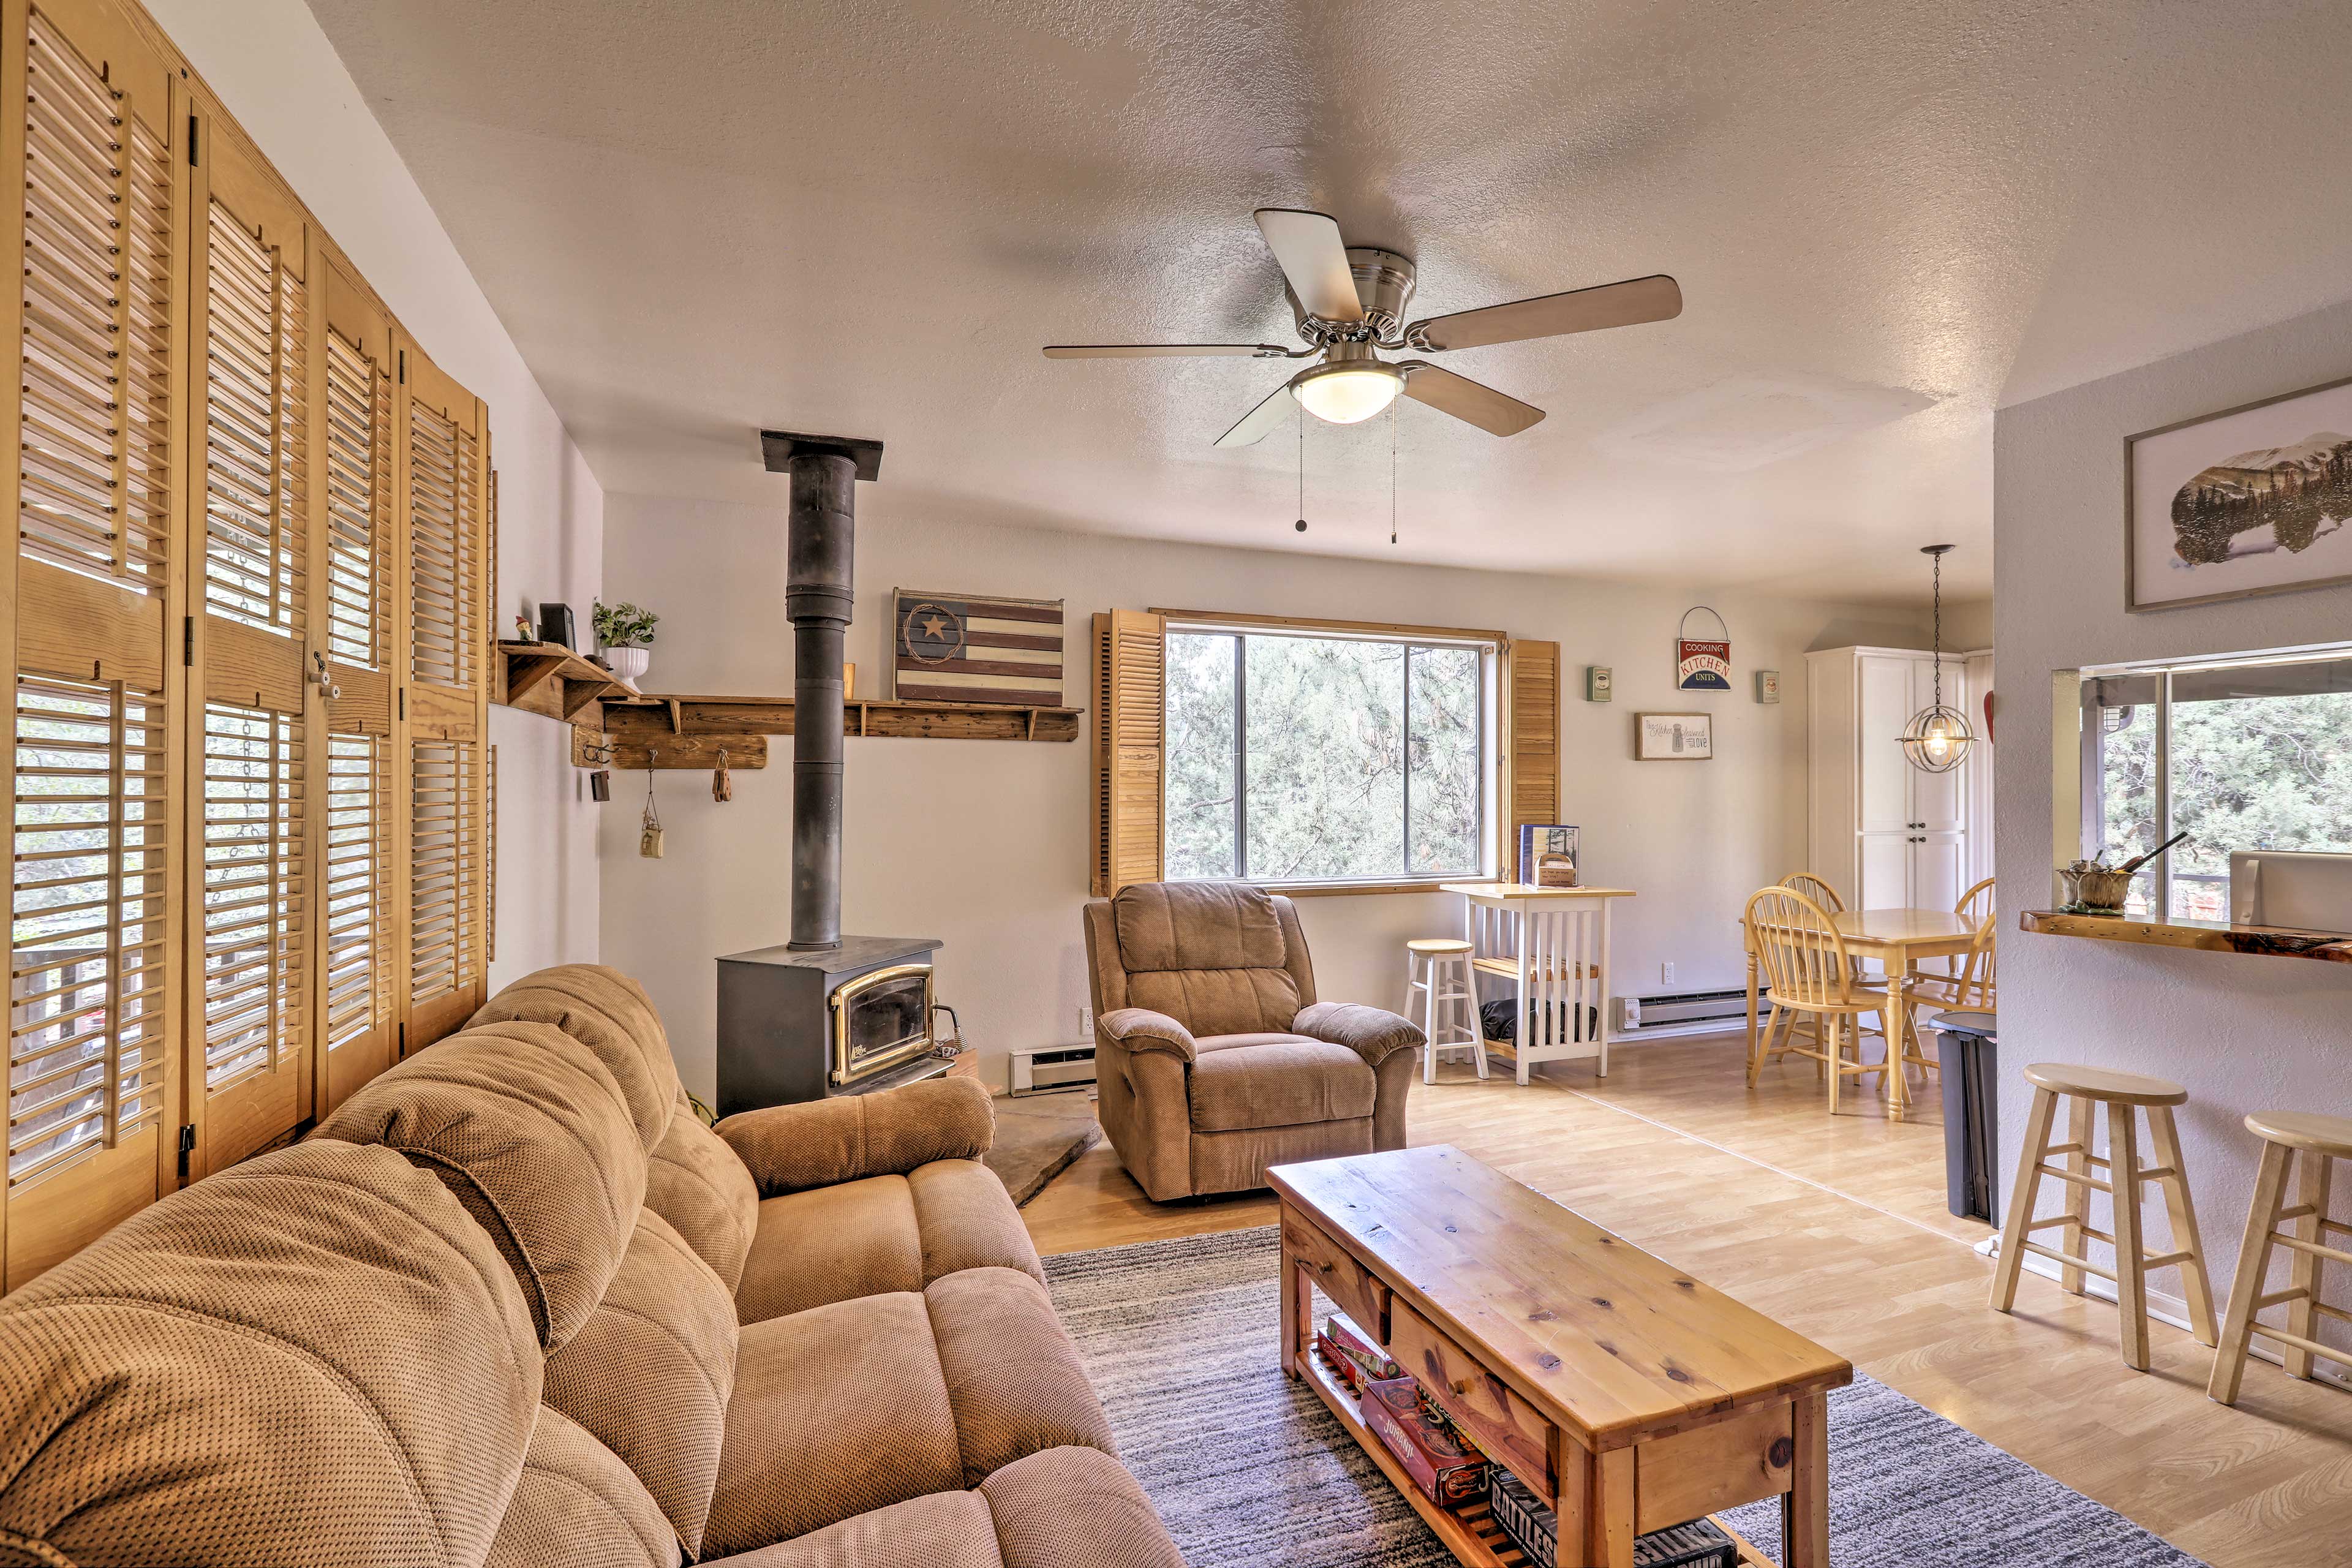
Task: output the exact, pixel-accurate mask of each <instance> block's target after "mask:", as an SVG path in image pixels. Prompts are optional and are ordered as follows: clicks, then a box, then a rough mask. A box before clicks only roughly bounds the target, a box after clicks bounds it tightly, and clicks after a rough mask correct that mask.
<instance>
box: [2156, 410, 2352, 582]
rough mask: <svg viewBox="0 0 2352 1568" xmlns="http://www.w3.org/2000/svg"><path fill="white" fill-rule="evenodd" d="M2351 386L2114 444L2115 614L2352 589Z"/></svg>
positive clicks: (2224, 413) (2209, 417)
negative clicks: (2119, 556) (2120, 455)
mask: <svg viewBox="0 0 2352 1568" xmlns="http://www.w3.org/2000/svg"><path fill="white" fill-rule="evenodd" d="M2347 521H2352V380H2345V381H2336V382H2330V383H2328V384H2326V385H2325V386H2314V387H2307V388H2305V390H2303V391H2301V392H2290V393H2287V394H2285V395H2283V396H2279V397H2271V398H2265V399H2263V401H2262V402H2260V403H2249V404H2247V405H2244V406H2243V407H2240V408H2231V409H2225V410H2223V411H2222V412H2221V413H2219V414H2208V415H2204V416H2200V417H2199V418H2195V419H2189V420H2184V421H2182V422H2181V423H2179V424H2178V425H2168V426H2164V427H2163V428H2162V429H2158V430H2143V431H2142V432H2140V433H2139V434H2138V435H2137V436H2133V437H2127V438H2126V440H2125V442H2124V608H2125V609H2126V610H2130V611H2135V612H2136V611H2140V610H2169V609H2178V608H2179V607H2180V606H2181V605H2210V604H2211V603H2213V602H2214V601H2215V600H2218V599H2242V598H2246V597H2248V596H2250V595H2255V594H2286V593H2293V592H2294V591H2295V590H2296V589H2299V588H2320V587H2326V586H2329V585H2331V584H2341V583H2352V527H2347V526H2346V524H2347Z"/></svg>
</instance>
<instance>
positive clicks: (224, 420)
mask: <svg viewBox="0 0 2352 1568" xmlns="http://www.w3.org/2000/svg"><path fill="white" fill-rule="evenodd" d="M206 107H207V106H205V105H202V104H200V105H199V113H198V115H197V118H196V123H195V126H194V134H195V135H196V136H197V143H196V145H197V146H198V148H199V149H200V152H199V155H198V157H197V162H196V166H195V171H194V175H193V188H192V191H191V197H190V217H191V223H192V226H193V229H194V233H193V235H192V237H191V247H192V254H193V256H194V268H193V276H194V280H195V282H196V284H197V285H198V288H197V289H196V290H195V291H194V297H193V298H192V299H191V300H190V306H191V311H190V316H191V332H192V342H201V343H202V345H203V353H201V354H197V355H194V356H192V357H193V361H194V365H195V374H194V378H193V381H192V387H193V390H194V396H193V398H192V400H191V401H192V413H193V415H194V417H195V418H196V419H197V420H198V421H199V422H200V423H199V426H198V430H199V433H200V435H201V442H200V448H199V450H198V451H197V453H196V455H195V458H196V460H195V461H194V464H193V465H192V471H191V473H190V478H189V493H190V497H191V500H192V503H193V504H195V505H198V506H201V508H202V509H203V519H204V524H203V527H204V534H203V537H204V549H203V552H202V555H201V558H197V559H192V560H191V563H190V565H191V570H192V571H193V572H194V574H195V576H194V582H193V583H192V584H191V587H192V592H193V596H194V598H195V599H196V601H197V603H198V605H199V606H200V613H198V614H197V615H196V616H194V618H193V621H192V624H191V626H190V627H189V653H190V656H191V657H192V658H193V659H194V669H195V671H196V674H195V676H194V679H195V681H196V682H197V689H198V690H199V691H200V692H201V693H202V697H203V700H202V702H201V703H198V702H194V701H192V702H191V703H190V705H189V707H190V711H189V714H188V728H189V742H188V743H189V753H190V755H191V757H192V758H193V759H194V763H195V766H194V770H193V773H192V777H191V781H190V782H191V786H192V787H191V792H190V801H189V806H190V811H191V813H192V828H193V831H192V833H191V834H190V839H189V856H190V861H189V867H188V875H189V878H190V884H189V885H190V887H191V889H193V890H194V899H193V900H192V901H191V904H190V907H189V913H190V915H191V917H192V918H191V919H190V921H189V926H188V935H187V940H188V965H189V968H188V975H189V991H190V999H189V1005H190V1032H189V1039H188V1049H187V1052H186V1058H187V1083H188V1121H190V1122H191V1123H192V1124H194V1128H195V1131H194V1143H193V1147H192V1148H191V1150H190V1152H189V1158H188V1174H189V1175H190V1176H191V1177H195V1176H200V1175H204V1174H205V1173H209V1172H212V1171H216V1170H220V1169H222V1168H224V1167H225V1166H227V1165H230V1164H233V1163H236V1161H238V1160H241V1159H243V1158H245V1157H246V1156H247V1154H250V1153H252V1152H254V1151H255V1150H257V1149H260V1148H263V1147H266V1146H267V1145H268V1144H269V1143H270V1142H274V1141H277V1140H278V1139H282V1138H284V1137H285V1136H287V1135H288V1134H289V1133H291V1132H292V1131H294V1129H295V1127H296V1125H297V1124H298V1123H299V1122H300V1121H302V1120H303V1119H305V1118H306V1117H308V1116H310V1115H311V1114H312V1112H313V1110H314V1109H315V1104H314V1099H313V1092H312V1091H313V1085H314V1075H315V1070H316V1065H317V1064H316V1056H315V1053H314V1051H313V1049H312V1042H313V1041H314V1040H315V1038H316V1027H317V1022H318V1020H317V1017H316V1015H315V1001H316V994H317V992H316V976H315V968H316V957H315V943H316V940H317V931H316V928H315V924H314V919H315V915H316V912H317V910H318V907H319V906H318V899H317V889H316V888H315V887H314V886H313V884H312V877H313V872H314V869H315V868H316V866H317V864H318V846H317V844H316V843H315V841H314V839H315V834H316V830H317V828H318V826H319V824H318V823H317V821H316V820H315V813H314V811H313V810H312V804H313V802H314V801H316V800H317V799H318V798H319V796H320V793H321V791H322V788H323V773H322V770H321V769H320V766H319V764H320V763H323V761H324V759H323V757H321V756H320V746H319V739H320V737H319V735H318V734H317V733H315V732H314V729H315V721H316V718H317V714H316V711H315V710H314V708H313V705H312V703H311V701H310V694H311V692H312V690H313V689H314V685H315V683H314V682H313V680H312V679H310V671H311V668H312V666H311V658H312V656H313V654H314V652H322V651H323V643H322V642H321V641H320V636H321V633H322V630H323V628H322V627H321V626H319V625H318V624H317V623H318V622H319V620H320V617H319V616H316V615H315V614H314V613H313V605H312V595H311V591H310V590H311V584H312V583H313V582H314V581H315V580H316V579H317V576H318V574H317V573H316V571H315V569H314V563H313V561H312V552H313V547H314V544H315V543H317V542H318V538H317V536H318V534H319V533H320V528H319V527H318V525H317V520H316V519H315V518H314V515H313V513H314V510H317V502H318V500H319V499H320V498H318V497H317V496H316V495H315V494H314V488H313V483H312V480H313V478H314V462H313V448H314V446H315V443H314V441H313V438H312V437H313V432H314V428H315V426H316V424H317V410H315V409H314V408H313V406H312V400H313V396H314V393H315V391H316V390H317V389H318V386H319V383H320V374H319V373H320V371H321V370H322V369H323V357H324V356H323V345H322V344H321V343H320V342H319V333H318V331H317V327H316V324H315V323H314V321H313V319H312V318H313V314H314V311H313V306H314V300H313V298H312V295H313V289H312V288H311V286H310V281H311V279H314V278H316V277H317V276H318V270H317V268H316V266H315V265H314V263H313V259H312V258H311V255H310V248H311V228H310V223H309V221H308V217H307V215H305V214H304V213H303V211H302V209H301V207H300V206H299V205H297V204H296V203H295V201H294V199H293V197H292V196H291V195H289V194H288V193H287V192H286V190H285V189H284V187H283V186H281V185H279V184H278V183H277V181H276V179H275V178H274V176H273V175H271V174H269V173H268V168H267V166H266V165H265V164H263V163H261V162H260V161H259V159H258V157H257V155H256V154H254V153H252V152H250V150H248V149H247V147H246V146H245V144H244V142H243V139H242V137H241V136H240V135H238V134H236V132H235V131H234V130H233V128H232V127H230V126H229V125H228V124H227V123H226V121H224V120H222V119H221V118H220V117H219V116H218V115H216V114H208V113H205V112H204V110H205V108H206Z"/></svg>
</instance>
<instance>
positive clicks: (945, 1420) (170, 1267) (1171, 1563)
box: [0, 966, 1181, 1568]
mask: <svg viewBox="0 0 2352 1568" xmlns="http://www.w3.org/2000/svg"><path fill="white" fill-rule="evenodd" d="M991 1135H992V1111H991V1110H990V1106H989V1101H988V1097H987V1095H986V1094H985V1093H984V1092H983V1091H982V1090H981V1089H979V1088H978V1087H977V1086H976V1085H973V1084H971V1083H968V1082H950V1081H944V1080H942V1081H934V1082H930V1083H925V1084H919V1085H916V1086H913V1087H911V1088H908V1089H899V1090H898V1091H896V1092H894V1093H889V1094H877V1095H872V1096H866V1097H861V1098H855V1099H844V1100H828V1101H824V1102H822V1103H817V1104H811V1105H803V1106H790V1107H779V1108H776V1109H773V1110H758V1111H752V1112H749V1113H747V1114H744V1115H741V1116H737V1117H733V1118H730V1120H729V1121H726V1122H724V1123H722V1124H721V1126H720V1128H719V1131H717V1132H715V1133H714V1132H713V1131H710V1130H709V1129H708V1128H706V1127H705V1126H704V1125H703V1124H702V1122H701V1121H699V1120H698V1118H697V1117H696V1116H695V1115H694V1114H693V1113H692V1111H691V1110H689V1109H688V1108H687V1105H686V1101H685V1098H684V1095H683V1093H682V1091H681V1090H680V1089H679V1086H678V1082H677V1069H676V1068H675V1066H674V1065H673V1064H672V1062H671V1059H670V1054H669V1047H668V1043H667V1040H666V1038H665V1037H664V1036H663V1033H662V1029H661V1025H660V1022H659V1020H658V1019H656V1016H654V1012H653V1009H652V1007H651V1006H650V1005H649V1004H648V1003H647V1002H646V996H645V994H644V992H643V991H641V990H640V989H639V988H638V987H637V986H636V985H635V983H634V982H631V981H629V980H628V979H626V978H625V977H624V976H622V975H620V974H618V973H615V972H614V971H611V970H607V969H599V968H593V967H587V966H573V967H566V968H562V969H552V970H547V971H543V972H541V973H538V974H535V975H532V976H530V977H529V978H528V979H526V980H523V981H520V982H518V983H517V984H514V985H511V986H509V987H508V988H507V989H506V990H505V991H503V992H501V993H500V994H499V995H498V996H497V997H496V998H494V999H493V1000H492V1001H491V1003H490V1004H489V1005H488V1006H487V1007H485V1008H484V1009H483V1010H482V1011H481V1013H480V1014H478V1016H476V1017H475V1019H474V1020H473V1022H472V1023H471V1024H470V1025H469V1026H467V1029H466V1030H465V1031H464V1032H462V1033H460V1034H458V1035H457V1036H455V1037H451V1038H450V1039H448V1040H446V1041H444V1042H443V1043H441V1044H439V1045H436V1046H435V1047H432V1048H431V1049H430V1050H427V1051H424V1052H422V1053H420V1054H418V1055H417V1056H415V1057H414V1058H410V1059H409V1060H407V1061H405V1062H404V1063H402V1064H401V1065H400V1066H398V1067H396V1068H394V1069H392V1070H391V1071H390V1072H387V1073H385V1074H384V1075H383V1077H382V1078H380V1079H376V1080H375V1081H374V1082H373V1083H372V1084H370V1085H369V1086H367V1087H366V1088H365V1089H362V1090H361V1091H360V1092H359V1093H358V1094H356V1095H354V1096H353V1097H352V1099H351V1100H347V1101H346V1102H345V1103H344V1104H343V1105H341V1107H339V1108H338V1109H337V1110H335V1112H334V1113H333V1114H332V1115H331V1116H330V1117H329V1118H328V1119H327V1120H326V1121H325V1122H324V1123H323V1124H322V1125H320V1127H319V1129H318V1130H317V1131H316V1132H315V1133H314V1134H313V1135H312V1136H311V1137H310V1139H308V1140H306V1141H305V1142H301V1143H299V1144H296V1145H294V1146H293V1147H291V1148H287V1149H281V1150H278V1151H276V1152H271V1153H268V1154H264V1155H262V1156H260V1157H258V1158H257V1159H254V1160H251V1161H248V1162H247V1163H244V1164H242V1165H239V1166H236V1167H235V1168H234V1169H231V1170H229V1171H226V1172H224V1173H221V1174H219V1175H216V1176H214V1177H211V1178H209V1179H208V1180H205V1181H203V1182H199V1183H197V1184H194V1186H192V1187H190V1188H188V1189H187V1190H185V1191H184V1192H181V1193H179V1194H174V1195H173V1196H172V1197H170V1198H168V1199H166V1200H164V1201H163V1202H162V1203H160V1204H157V1205H154V1206H153V1207H152V1208H150V1209H148V1210H147V1211H145V1212H144V1213H142V1214H141V1215H138V1216H137V1217H135V1218H133V1219H132V1220H131V1221H129V1222H128V1223H126V1224H124V1225H122V1226H120V1227H118V1228H117V1229H115V1230H113V1231H112V1232H110V1233H109V1234H108V1235H107V1236H105V1237H102V1238H100V1240H99V1241H98V1242H97V1243H95V1244H94V1245H92V1246H91V1247H88V1248H87V1249H85V1250H84V1251H83V1252H81V1253H79V1255H77V1256H76V1257H74V1258H70V1259H68V1261H66V1262H65V1263H63V1264H60V1265H59V1266H58V1267H57V1268H53V1269H51V1270H50V1271H49V1272H48V1273H47V1274H45V1275H43V1276H41V1277H40V1278H38V1279H36V1280H34V1281H33V1282H32V1283H31V1284H29V1285H27V1286H26V1287H25V1288H24V1289H21V1290H18V1291H16V1292H15V1293H14V1294H12V1295H10V1296H9V1297H8V1298H7V1299H6V1300H5V1301H0V1563H5V1564H14V1563H41V1564H47V1565H49V1568H61V1565H72V1568H98V1565H100V1564H115V1563H124V1564H128V1563H180V1564H209V1563H225V1564H226V1563H239V1564H253V1565H255V1568H264V1565H269V1568H275V1565H279V1564H292V1563H331V1564H353V1565H358V1564H368V1565H371V1568H382V1565H395V1568H396V1565H406V1564H415V1565H417V1568H447V1565H461V1568H470V1565H473V1564H494V1565H498V1568H524V1565H531V1564H547V1565H550V1568H553V1565H556V1564H562V1565H563V1568H583V1565H588V1564H594V1565H597V1568H605V1565H611V1568H636V1565H642V1564H662V1565H675V1564H677V1563H680V1562H681V1561H695V1560H698V1561H700V1562H703V1563H727V1564H729V1565H730V1568H884V1565H886V1564H887V1565H890V1568H898V1565H899V1564H908V1563H924V1564H938V1565H941V1568H1064V1565H1067V1568H1103V1565H1115V1568H1181V1558H1180V1557H1179V1556H1178V1554H1177V1552H1176V1549H1175V1547H1174V1545H1173V1543H1172V1542H1171V1541H1170V1539H1169V1537H1168V1534H1167V1531H1165V1530H1164V1529H1163V1528H1162V1527H1161V1525H1160V1521H1159V1518H1158V1516H1157V1515H1156V1514H1154V1512H1153V1511H1152V1509H1151V1505H1150V1502H1149V1501H1147V1500H1145V1498H1144V1495H1143V1493H1142V1490H1141V1489H1139V1487H1138V1486H1137V1485H1136V1483H1135V1481H1134V1479H1133V1478H1132V1477H1130V1476H1129V1474H1128V1473H1127V1472H1126V1470H1124V1469H1123V1468H1120V1466H1119V1463H1118V1458H1117V1453H1116V1450H1115V1448H1114V1447H1113V1445H1112V1442H1111V1436H1110V1430H1109V1427H1108V1424H1107V1423H1106V1422H1105V1420H1104V1417H1103V1412H1102V1406H1101V1405H1100V1403H1099V1402H1098V1401H1097V1398H1096V1397H1095V1394H1094V1392H1093V1390H1092V1389H1091V1388H1090V1387H1089V1386H1088V1385H1087V1380H1086V1376H1085V1374H1084V1373H1083V1372H1082V1371H1081V1370H1080V1367H1079V1364H1078V1361H1077V1357H1076V1352H1075V1351H1074V1350H1073V1348H1072V1346H1071V1344H1070V1342H1069V1339H1068V1337H1067V1336H1066V1335H1065V1334H1064V1333H1063V1331H1062V1329H1061V1327H1060V1325H1059V1323H1057V1322H1056V1321H1055V1317H1054V1311H1053V1308H1052V1306H1051V1304H1050V1302H1049V1301H1048V1300H1047V1298H1046V1294H1045V1286H1044V1283H1043V1276H1042V1272H1041V1270H1040V1268H1039V1266H1038V1261H1037V1255H1036V1252H1035V1251H1034V1248H1033V1247H1031V1246H1030V1244H1029V1241H1028V1237H1027V1236H1026V1233H1025V1232H1024V1229H1023V1227H1022V1225H1021V1220H1020V1216H1019V1215H1018V1214H1017V1213H1016V1212H1015V1211H1014V1209H1013V1205H1012V1203H1011V1201H1010V1200H1009V1199H1008V1198H1007V1196H1006V1194H1005V1192H1004V1189H1003V1185H1002V1184H1000V1183H998V1181H997V1180H996V1178H995V1177H994V1176H992V1174H990V1173H989V1172H988V1171H987V1170H986V1169H985V1168H984V1167H983V1166H982V1165H981V1164H979V1163H977V1161H976V1159H975V1156H977V1155H979V1154H980V1153H982V1152H984V1151H985V1150H986V1148H987V1146H988V1143H989V1141H990V1138H991Z"/></svg>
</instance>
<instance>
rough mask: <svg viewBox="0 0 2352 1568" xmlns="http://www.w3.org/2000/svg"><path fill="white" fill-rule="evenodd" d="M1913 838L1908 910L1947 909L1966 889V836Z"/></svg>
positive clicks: (1945, 835) (1928, 834)
mask: <svg viewBox="0 0 2352 1568" xmlns="http://www.w3.org/2000/svg"><path fill="white" fill-rule="evenodd" d="M1920 776H1921V777H1923V778H1925V777H1927V776H1929V775H1927V774H1925V773H1923V774H1921V775H1920ZM1913 837H1916V839H1918V841H1919V842H1917V843H1916V844H1914V845H1912V846H1911V900H1910V904H1911V908H1913V909H1915V910H1948V909H1950V908H1951V907H1952V906H1953V905H1955V904H1957V903H1958V902H1959V901H1960V895H1961V894H1962V893H1963V892H1966V891H1967V890H1968V888H1969V854H1968V836H1967V835H1966V834H1960V833H1921V834H1915V835H1913Z"/></svg>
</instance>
